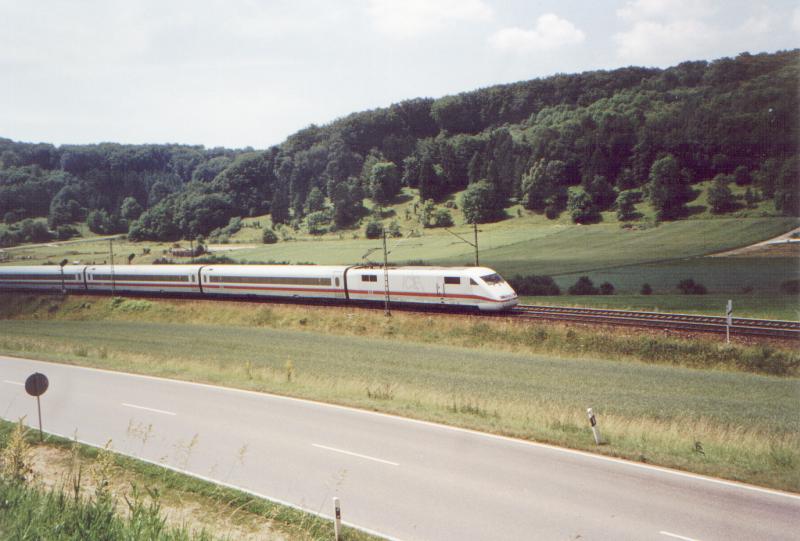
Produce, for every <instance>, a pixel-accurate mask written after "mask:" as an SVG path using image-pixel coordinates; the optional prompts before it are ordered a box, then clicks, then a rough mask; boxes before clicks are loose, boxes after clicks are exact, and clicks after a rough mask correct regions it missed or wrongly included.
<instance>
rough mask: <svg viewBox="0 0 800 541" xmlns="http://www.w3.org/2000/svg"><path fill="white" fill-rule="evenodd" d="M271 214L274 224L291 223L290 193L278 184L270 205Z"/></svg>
mask: <svg viewBox="0 0 800 541" xmlns="http://www.w3.org/2000/svg"><path fill="white" fill-rule="evenodd" d="M270 216H271V217H272V223H273V224H274V225H278V224H288V223H289V219H290V216H289V194H288V192H287V190H286V188H285V187H281V186H278V187H277V188H276V189H275V193H274V195H273V196H272V204H271V206H270Z"/></svg>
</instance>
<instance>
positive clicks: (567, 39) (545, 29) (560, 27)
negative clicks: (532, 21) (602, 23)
mask: <svg viewBox="0 0 800 541" xmlns="http://www.w3.org/2000/svg"><path fill="white" fill-rule="evenodd" d="M584 39H586V36H585V35H584V33H583V31H581V30H580V29H579V28H577V27H576V26H575V25H574V24H572V23H571V22H570V21H568V20H566V19H562V18H561V17H559V16H558V15H555V14H553V13H545V14H544V15H540V16H539V18H538V19H536V26H535V27H534V28H533V30H524V29H522V28H516V27H515V28H503V29H502V30H498V31H497V32H495V33H494V34H492V35H491V36H489V44H490V45H491V46H492V47H494V48H495V49H497V50H499V51H510V52H518V53H528V52H533V51H550V50H553V49H557V48H559V47H564V46H567V45H576V44H578V43H582V42H583V41H584Z"/></svg>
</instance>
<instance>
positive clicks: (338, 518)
mask: <svg viewBox="0 0 800 541" xmlns="http://www.w3.org/2000/svg"><path fill="white" fill-rule="evenodd" d="M333 512H334V515H333V517H334V518H333V535H334V539H336V541H339V539H340V535H341V533H342V508H341V507H339V498H336V497H334V498H333Z"/></svg>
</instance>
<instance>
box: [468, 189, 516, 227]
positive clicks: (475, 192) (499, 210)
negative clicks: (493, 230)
mask: <svg viewBox="0 0 800 541" xmlns="http://www.w3.org/2000/svg"><path fill="white" fill-rule="evenodd" d="M504 207H505V201H504V200H503V197H502V196H501V195H500V194H499V193H498V191H497V188H496V187H495V186H493V185H492V184H489V183H488V182H486V181H485V180H481V181H478V182H473V183H472V184H470V185H469V186H468V187H467V189H466V190H465V191H464V193H463V195H462V196H461V211H462V212H463V213H464V219H465V220H466V221H467V223H471V224H472V223H479V224H480V223H486V222H496V221H498V220H502V219H503V218H505V211H504V210H503V209H504Z"/></svg>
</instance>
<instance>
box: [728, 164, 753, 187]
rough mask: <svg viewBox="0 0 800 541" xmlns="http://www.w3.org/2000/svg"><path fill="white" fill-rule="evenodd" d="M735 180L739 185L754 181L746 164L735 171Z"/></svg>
mask: <svg viewBox="0 0 800 541" xmlns="http://www.w3.org/2000/svg"><path fill="white" fill-rule="evenodd" d="M733 180H734V181H735V182H736V185H737V186H747V185H748V184H750V183H752V182H753V177H752V176H750V170H749V169H748V168H747V167H745V166H744V165H740V166H739V167H737V168H736V169H735V170H734V171H733Z"/></svg>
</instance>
